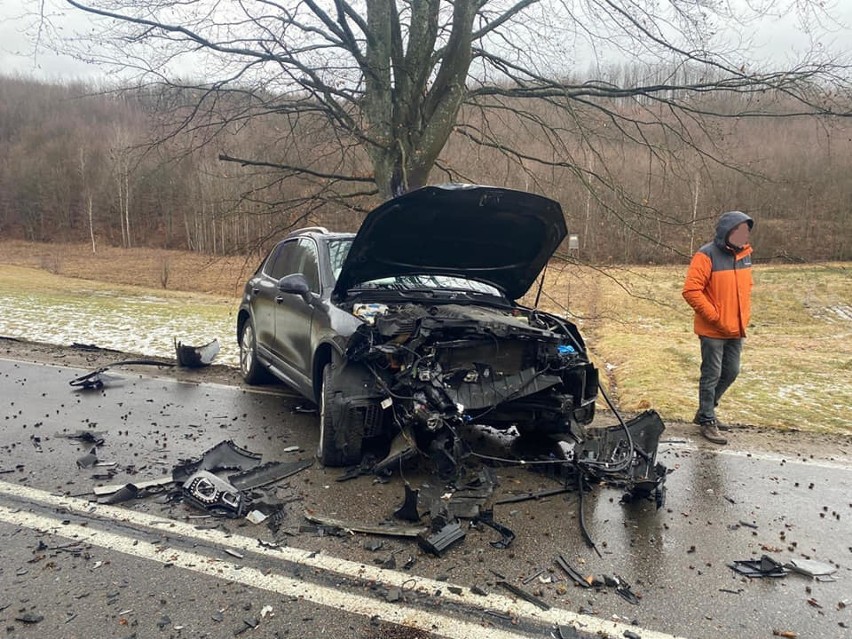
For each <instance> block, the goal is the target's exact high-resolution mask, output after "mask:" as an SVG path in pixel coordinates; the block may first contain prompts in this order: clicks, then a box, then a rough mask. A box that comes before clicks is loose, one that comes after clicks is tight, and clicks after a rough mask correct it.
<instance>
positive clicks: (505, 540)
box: [473, 510, 515, 549]
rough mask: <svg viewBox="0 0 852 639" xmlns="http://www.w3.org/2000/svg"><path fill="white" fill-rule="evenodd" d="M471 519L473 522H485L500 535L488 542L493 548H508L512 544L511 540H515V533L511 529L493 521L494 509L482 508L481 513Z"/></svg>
mask: <svg viewBox="0 0 852 639" xmlns="http://www.w3.org/2000/svg"><path fill="white" fill-rule="evenodd" d="M473 521H474V523H479V524H485V525H486V526H488V527H489V528H493V529H494V530H496V531H497V532H498V533H500V535H502V537H501V539H498V540H497V541H492V542H490V544H491V546H492V547H493V548H501V549H503V548H508V547H509V546H511V545H512V542H513V541H515V533H514V532H513V531H512V530H510V529H509V528H507V527H506V526H504V525H502V524H498V523H497V522H496V521H494V511H491V510H484V511H482V514H481V515H480V516H479V517H476V518H475V519H474V520H473Z"/></svg>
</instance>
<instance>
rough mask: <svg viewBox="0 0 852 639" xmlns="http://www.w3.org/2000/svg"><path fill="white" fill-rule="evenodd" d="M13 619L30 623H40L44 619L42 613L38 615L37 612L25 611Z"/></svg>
mask: <svg viewBox="0 0 852 639" xmlns="http://www.w3.org/2000/svg"><path fill="white" fill-rule="evenodd" d="M15 621H20V622H21V623H30V624H35V623H41V622H42V621H44V615H40V614H38V613H37V612H25V613H23V614H21V615H18V616H17V617H15Z"/></svg>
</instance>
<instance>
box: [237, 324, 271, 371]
mask: <svg viewBox="0 0 852 639" xmlns="http://www.w3.org/2000/svg"><path fill="white" fill-rule="evenodd" d="M240 374H242V376H243V379H244V380H245V382H246V384H251V385H254V384H262V383H263V382H265V381H267V380H268V379H269V376H268V374H267V373H266V370H265V369H264V368H263V367H262V366H261V365H260V362H259V361H258V359H257V337H256V336H255V332H254V322H253V321H252V320H251V319H247V320H246V323H245V324H243V332H242V333H241V334H240Z"/></svg>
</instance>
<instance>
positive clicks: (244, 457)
mask: <svg viewBox="0 0 852 639" xmlns="http://www.w3.org/2000/svg"><path fill="white" fill-rule="evenodd" d="M261 457H262V456H261V455H259V454H257V453H253V452H251V451H250V450H246V449H245V448H241V447H239V446H237V445H236V444H235V443H234V442H233V440H230V439H229V440H227V441H223V442H219V443H218V444H216V445H215V446H214V447H213V448H211V449H210V450H208V451H207V452H205V453H204V454H203V455H202V456H201V457H200V458H199V459H190V460H184V461H183V462H181V463H180V464H178V465H177V466H175V468H174V469H173V470H172V479H173V480H174V481H176V482H180V483H183V482H185V481H186V480H187V479H189V478H190V477H191V476H192V475H194V474H195V473H197V472H198V471H200V470H209V471H210V472H216V471H219V470H241V471H245V470H249V469H251V468H254V467H255V466H258V465H259V464H260V460H261Z"/></svg>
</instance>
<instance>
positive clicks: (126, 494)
mask: <svg viewBox="0 0 852 639" xmlns="http://www.w3.org/2000/svg"><path fill="white" fill-rule="evenodd" d="M138 498H139V488H138V487H137V486H135V485H134V484H126V485H124V486H122V487H121V488H119V489H118V490H117V491H116V492H114V493H112V494H110V495H107V496H105V497H100V498H99V499H98V503H99V504H120V503H121V502H124V501H130V500H131V499H138Z"/></svg>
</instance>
